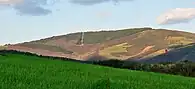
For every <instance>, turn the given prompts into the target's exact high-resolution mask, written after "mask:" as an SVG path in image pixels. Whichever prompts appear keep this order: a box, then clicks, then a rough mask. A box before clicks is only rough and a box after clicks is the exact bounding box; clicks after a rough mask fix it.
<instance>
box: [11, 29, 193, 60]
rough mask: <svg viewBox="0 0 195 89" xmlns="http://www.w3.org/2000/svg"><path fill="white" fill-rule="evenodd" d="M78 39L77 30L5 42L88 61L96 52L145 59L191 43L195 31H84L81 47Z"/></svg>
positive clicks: (13, 47)
mask: <svg viewBox="0 0 195 89" xmlns="http://www.w3.org/2000/svg"><path fill="white" fill-rule="evenodd" d="M80 39H81V33H71V34H67V35H61V36H54V37H50V38H46V39H41V40H36V41H31V42H25V43H21V44H15V45H9V46H8V48H7V49H11V50H21V51H27V52H33V53H37V54H42V55H47V56H60V57H68V58H73V59H79V60H88V59H89V58H92V57H93V56H97V55H98V56H103V57H106V58H108V59H111V58H112V59H120V60H127V59H145V58H148V57H154V56H158V55H162V54H164V50H165V49H167V48H168V49H169V50H173V49H175V48H176V47H179V46H181V47H182V46H186V45H189V44H192V43H195V34H194V33H189V32H183V31H176V30H175V31H174V30H166V29H152V28H132V29H123V30H116V31H97V32H85V35H84V45H82V46H81V45H78V44H77V43H78V42H79V41H80ZM182 56H186V55H182Z"/></svg>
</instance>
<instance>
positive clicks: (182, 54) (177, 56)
mask: <svg viewBox="0 0 195 89" xmlns="http://www.w3.org/2000/svg"><path fill="white" fill-rule="evenodd" d="M183 60H190V61H195V43H192V44H188V45H185V46H183V47H182V48H176V49H173V50H171V51H169V52H168V53H167V54H161V55H158V56H155V57H151V58H145V59H142V60H139V61H138V62H146V63H159V62H178V61H183Z"/></svg>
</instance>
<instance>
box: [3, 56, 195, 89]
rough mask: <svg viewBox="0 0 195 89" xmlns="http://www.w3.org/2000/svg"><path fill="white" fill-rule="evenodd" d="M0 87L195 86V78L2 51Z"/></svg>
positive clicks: (112, 88)
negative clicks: (3, 52)
mask: <svg viewBox="0 0 195 89" xmlns="http://www.w3.org/2000/svg"><path fill="white" fill-rule="evenodd" d="M0 76H1V78H0V89H65V88H66V89H194V88H195V85H194V82H195V79H194V78H189V77H182V76H173V75H166V74H159V73H153V72H141V71H133V70H127V69H116V68H110V67H103V66H97V65H91V64H82V63H76V62H70V61H61V60H50V59H49V58H43V57H37V56H32V55H31V56H30V55H23V54H14V53H5V54H4V55H0Z"/></svg>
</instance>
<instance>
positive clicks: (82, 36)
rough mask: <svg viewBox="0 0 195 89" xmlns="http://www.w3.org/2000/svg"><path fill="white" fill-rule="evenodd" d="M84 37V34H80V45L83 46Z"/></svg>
mask: <svg viewBox="0 0 195 89" xmlns="http://www.w3.org/2000/svg"><path fill="white" fill-rule="evenodd" d="M84 35H85V33H84V32H82V33H81V45H83V44H84Z"/></svg>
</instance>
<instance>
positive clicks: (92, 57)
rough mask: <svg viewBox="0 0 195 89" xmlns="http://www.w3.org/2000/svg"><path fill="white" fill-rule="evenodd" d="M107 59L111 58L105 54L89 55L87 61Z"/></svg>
mask: <svg viewBox="0 0 195 89" xmlns="http://www.w3.org/2000/svg"><path fill="white" fill-rule="evenodd" d="M105 60H109V59H108V58H106V57H104V56H100V55H95V56H91V57H89V58H88V59H87V60H86V61H105Z"/></svg>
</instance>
